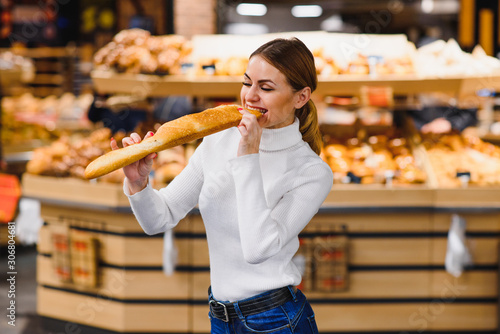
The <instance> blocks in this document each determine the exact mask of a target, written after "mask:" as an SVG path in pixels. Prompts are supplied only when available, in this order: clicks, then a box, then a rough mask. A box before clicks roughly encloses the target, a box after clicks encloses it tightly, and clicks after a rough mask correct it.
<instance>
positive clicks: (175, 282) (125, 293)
mask: <svg viewBox="0 0 500 334" xmlns="http://www.w3.org/2000/svg"><path fill="white" fill-rule="evenodd" d="M99 272H100V275H99V288H95V289H92V288H88V287H80V286H77V285H74V284H65V283H61V282H60V281H59V280H58V279H57V277H56V275H55V274H53V265H52V258H50V257H46V256H42V255H38V257H37V282H38V283H39V284H41V285H48V286H54V287H58V288H65V289H70V290H76V291H83V292H87V293H91V294H95V295H102V296H106V297H112V298H118V299H186V300H187V299H188V298H189V297H190V294H189V288H190V280H189V276H190V274H189V273H185V272H175V273H174V274H173V275H171V276H166V275H165V274H164V273H163V271H161V270H123V269H117V268H108V267H100V268H99Z"/></svg>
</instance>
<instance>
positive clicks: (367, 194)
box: [318, 83, 433, 207]
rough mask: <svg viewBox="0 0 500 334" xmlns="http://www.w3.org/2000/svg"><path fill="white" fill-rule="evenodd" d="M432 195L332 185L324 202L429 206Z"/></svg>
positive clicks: (419, 189) (414, 190) (421, 191)
mask: <svg viewBox="0 0 500 334" xmlns="http://www.w3.org/2000/svg"><path fill="white" fill-rule="evenodd" d="M322 84H325V83H322ZM318 87H319V85H318ZM332 91H335V90H332ZM432 194H433V190H432V189H427V188H425V187H412V188H392V189H387V188H384V187H379V186H375V187H371V186H365V185H363V186H351V185H347V186H345V185H334V186H333V188H332V191H331V192H330V193H329V194H328V196H327V198H326V200H325V205H328V206H332V207H357V206H358V207H359V206H364V207H378V206H389V207H394V206H411V207H419V206H431V205H432V200H433V196H432Z"/></svg>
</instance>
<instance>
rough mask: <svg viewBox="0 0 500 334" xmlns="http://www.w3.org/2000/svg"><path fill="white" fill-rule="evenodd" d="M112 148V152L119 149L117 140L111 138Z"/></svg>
mask: <svg viewBox="0 0 500 334" xmlns="http://www.w3.org/2000/svg"><path fill="white" fill-rule="evenodd" d="M110 146H111V149H112V150H117V149H118V144H117V143H116V139H115V138H113V137H111V142H110Z"/></svg>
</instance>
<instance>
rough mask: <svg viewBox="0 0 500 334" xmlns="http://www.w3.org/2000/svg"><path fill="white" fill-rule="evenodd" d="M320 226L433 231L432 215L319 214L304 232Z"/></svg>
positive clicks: (357, 229)
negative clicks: (335, 225)
mask: <svg viewBox="0 0 500 334" xmlns="http://www.w3.org/2000/svg"><path fill="white" fill-rule="evenodd" d="M318 224H320V225H321V224H339V225H340V224H345V225H346V227H347V231H348V232H428V231H430V230H431V229H432V216H431V214H430V213H416V214H413V213H412V214H407V213H405V214H400V213H384V214H366V213H358V214H317V215H316V216H314V218H313V219H312V220H311V222H310V223H309V224H308V225H307V226H306V228H305V229H304V232H308V231H310V230H314V229H315V228H316V227H317V226H318Z"/></svg>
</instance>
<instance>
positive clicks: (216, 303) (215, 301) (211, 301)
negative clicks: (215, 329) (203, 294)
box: [208, 299, 229, 322]
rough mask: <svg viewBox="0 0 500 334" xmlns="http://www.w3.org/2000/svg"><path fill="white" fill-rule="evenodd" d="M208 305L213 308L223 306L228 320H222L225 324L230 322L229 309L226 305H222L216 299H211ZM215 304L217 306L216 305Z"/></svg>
mask: <svg viewBox="0 0 500 334" xmlns="http://www.w3.org/2000/svg"><path fill="white" fill-rule="evenodd" d="M208 304H209V305H210V307H213V306H215V305H221V306H222V307H223V309H224V316H225V317H226V319H220V320H222V321H224V322H229V314H228V313H227V308H226V305H225V304H224V303H221V302H219V301H217V300H215V299H210V301H209V302H208ZM214 304H215V305H214Z"/></svg>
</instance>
